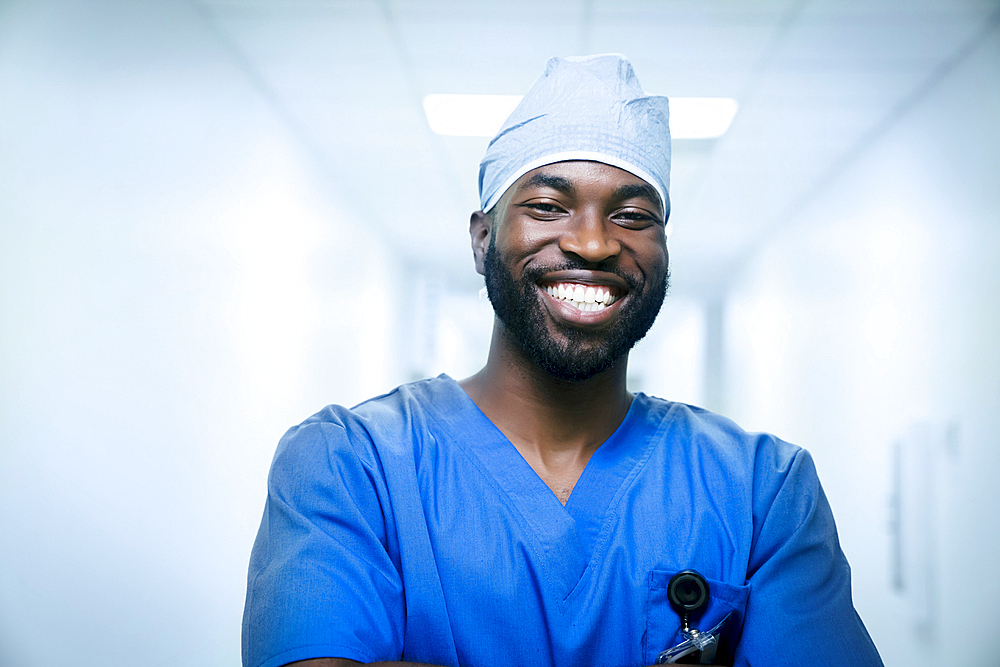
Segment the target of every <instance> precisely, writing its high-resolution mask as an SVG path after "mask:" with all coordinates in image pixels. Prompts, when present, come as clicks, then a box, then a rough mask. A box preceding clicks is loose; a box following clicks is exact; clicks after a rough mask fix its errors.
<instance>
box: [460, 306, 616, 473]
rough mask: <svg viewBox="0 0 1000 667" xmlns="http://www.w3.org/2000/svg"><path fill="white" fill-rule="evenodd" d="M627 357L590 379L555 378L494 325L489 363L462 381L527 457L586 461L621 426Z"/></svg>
mask: <svg viewBox="0 0 1000 667" xmlns="http://www.w3.org/2000/svg"><path fill="white" fill-rule="evenodd" d="M627 368H628V355H623V356H622V357H621V359H619V360H618V361H616V362H615V364H614V365H613V366H612V367H611V368H609V369H607V370H605V371H603V372H602V373H598V374H597V375H594V376H592V377H590V378H587V379H585V380H579V381H568V380H562V379H559V378H556V377H553V376H552V375H550V374H549V373H548V372H546V371H545V370H543V369H542V368H539V367H538V366H537V365H536V364H534V363H533V362H532V361H530V360H529V359H527V358H526V357H525V356H524V354H523V353H522V352H521V350H520V348H518V347H517V346H516V345H514V344H513V343H512V342H511V341H509V340H508V339H507V337H506V335H505V331H504V329H503V325H502V324H500V323H497V324H495V326H494V330H493V341H492V343H491V345H490V355H489V359H488V361H487V363H486V366H485V367H484V368H483V370H481V371H480V372H479V373H477V374H476V375H473V376H472V377H470V378H467V379H466V380H463V381H462V382H461V383H460V384H461V386H462V388H463V389H465V391H466V393H468V394H469V397H470V398H472V400H473V401H474V402H475V403H476V405H478V406H479V409H480V410H482V411H483V413H484V414H485V415H486V416H487V417H489V419H490V420H491V421H492V422H493V423H494V424H495V425H496V426H497V428H499V429H500V431H501V432H503V434H504V435H506V436H507V438H508V439H509V440H510V441H511V442H512V443H514V445H515V447H517V448H518V450H520V451H521V453H522V454H523V455H525V458H529V454H530V455H531V456H532V457H534V458H537V459H540V460H543V461H545V460H549V461H555V460H557V459H563V460H568V459H574V460H577V461H580V460H582V461H584V462H585V461H586V460H587V459H589V457H590V454H592V453H593V452H594V451H595V450H596V449H597V448H598V447H599V446H600V445H601V444H602V443H603V442H604V441H605V440H607V439H608V438H609V437H610V436H611V434H612V433H614V431H615V429H617V428H618V426H619V425H620V424H621V422H622V420H623V419H624V418H625V414H626V413H627V412H628V408H629V405H630V404H631V402H632V395H631V394H629V393H628V389H627V387H626V381H625V376H626V370H627Z"/></svg>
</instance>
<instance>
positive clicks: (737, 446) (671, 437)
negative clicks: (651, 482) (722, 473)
mask: <svg viewBox="0 0 1000 667" xmlns="http://www.w3.org/2000/svg"><path fill="white" fill-rule="evenodd" d="M636 400H637V401H640V405H639V407H640V409H641V410H643V411H644V412H645V417H644V418H645V419H646V421H647V422H649V423H651V424H653V423H656V424H658V425H659V431H660V433H661V438H662V440H663V441H664V442H666V443H669V444H671V445H673V449H674V451H677V452H683V453H687V454H688V455H698V456H701V457H704V456H710V457H713V458H715V459H718V460H720V461H723V462H726V463H728V464H729V465H732V466H736V467H738V468H741V469H743V470H745V471H746V472H748V473H752V474H753V475H754V476H758V475H765V476H775V475H777V476H781V475H784V474H786V473H787V472H788V471H789V470H790V469H791V467H793V466H795V465H796V464H797V463H805V462H807V463H808V465H809V466H811V465H812V459H811V457H810V456H809V452H808V451H806V450H805V449H804V448H802V447H800V446H798V445H794V444H792V443H790V442H787V441H785V440H782V439H781V438H779V437H777V436H775V435H772V434H770V433H762V432H751V431H746V430H744V429H743V428H742V427H741V426H739V424H737V423H736V422H734V421H733V420H732V419H729V418H728V417H724V416H723V415H720V414H717V413H715V412H711V411H710V410H706V409H704V408H700V407H697V406H694V405H688V404H686V403H677V402H674V401H667V400H664V399H661V398H656V397H653V396H646V395H645V394H638V395H637V396H636Z"/></svg>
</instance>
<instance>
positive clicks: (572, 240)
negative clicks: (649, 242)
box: [559, 212, 622, 264]
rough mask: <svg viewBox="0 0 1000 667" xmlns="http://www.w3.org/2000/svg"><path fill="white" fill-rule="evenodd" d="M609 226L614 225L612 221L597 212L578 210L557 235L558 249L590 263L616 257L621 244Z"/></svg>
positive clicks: (619, 251)
mask: <svg viewBox="0 0 1000 667" xmlns="http://www.w3.org/2000/svg"><path fill="white" fill-rule="evenodd" d="M609 227H615V225H614V223H612V222H610V221H606V220H605V219H604V217H603V216H601V215H600V214H599V213H596V212H579V213H578V214H577V215H573V216H571V217H570V219H569V220H568V221H567V227H566V229H565V230H564V231H563V233H562V235H561V236H560V237H559V249H560V250H562V251H563V252H564V253H567V254H572V255H577V256H578V257H580V258H581V259H583V260H584V261H586V262H589V263H591V264H597V263H600V262H603V261H605V260H607V259H610V258H612V257H617V256H618V255H619V254H620V253H621V251H622V246H621V243H619V242H618V240H617V239H616V238H614V235H613V229H610V228H609Z"/></svg>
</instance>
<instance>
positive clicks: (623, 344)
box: [482, 161, 669, 380]
mask: <svg viewBox="0 0 1000 667" xmlns="http://www.w3.org/2000/svg"><path fill="white" fill-rule="evenodd" d="M491 217H493V220H492V223H493V224H492V227H491V229H490V230H489V232H488V245H487V246H486V250H485V254H484V256H483V258H482V271H483V274H484V276H485V278H486V288H487V290H488V292H489V296H490V301H491V303H492V304H493V309H494V311H495V313H496V315H497V318H498V319H499V320H500V322H501V323H502V324H503V326H504V327H505V329H506V333H507V337H508V338H509V339H510V340H511V341H512V342H513V343H514V344H515V345H516V346H517V347H518V348H519V349H520V350H521V351H522V352H523V353H524V355H525V356H527V357H528V359H530V360H531V361H532V362H534V363H535V364H536V365H538V366H539V367H541V368H542V369H544V370H545V371H547V372H548V373H549V374H551V375H553V376H554V377H557V378H560V379H563V380H581V379H585V378H588V377H591V376H593V375H595V374H597V373H600V372H602V371H604V370H607V369H608V368H610V367H611V366H612V365H613V364H614V363H615V362H616V361H618V360H619V359H621V358H622V357H623V356H624V355H625V354H626V353H627V352H628V351H629V350H630V349H631V348H632V346H633V345H635V343H636V342H637V341H638V340H639V339H641V338H642V337H643V336H644V335H646V332H647V331H648V330H649V328H650V327H651V326H652V325H653V321H654V320H655V319H656V315H657V313H658V312H659V310H660V306H661V305H662V304H663V299H664V296H665V295H666V290H667V283H668V279H669V271H668V264H669V261H668V255H667V247H666V237H665V234H664V222H665V215H664V212H663V210H662V207H661V205H660V201H659V197H658V196H657V194H656V191H655V190H654V189H653V188H652V187H651V186H650V185H649V184H648V183H646V182H645V181H643V180H642V179H640V178H638V177H636V176H634V175H632V174H630V173H629V172H626V171H624V170H621V169H618V168H616V167H612V166H609V165H606V164H603V163H600V162H585V161H573V162H559V163H555V164H551V165H547V166H544V167H539V168H538V169H535V170H533V171H530V172H528V173H527V174H525V175H524V176H522V177H521V178H520V179H518V181H517V182H516V183H515V184H514V185H513V186H511V188H510V189H509V190H508V191H507V192H506V193H505V194H504V196H503V197H502V198H501V200H500V202H499V203H498V204H497V206H496V207H495V208H494V210H493V212H492V213H491ZM489 223H490V220H489V218H487V219H486V220H485V222H484V224H489ZM483 240H485V238H484V239H483Z"/></svg>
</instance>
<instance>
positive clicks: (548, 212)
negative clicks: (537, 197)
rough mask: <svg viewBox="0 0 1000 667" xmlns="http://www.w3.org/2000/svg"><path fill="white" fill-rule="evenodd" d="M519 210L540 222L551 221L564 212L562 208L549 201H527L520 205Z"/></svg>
mask: <svg viewBox="0 0 1000 667" xmlns="http://www.w3.org/2000/svg"><path fill="white" fill-rule="evenodd" d="M521 208H523V209H525V210H526V211H527V213H528V215H530V216H532V217H534V218H539V219H541V220H551V219H552V218H555V217H557V216H559V215H562V214H564V213H565V212H566V210H565V209H564V208H563V207H562V206H559V205H558V204H554V203H552V202H549V201H529V202H525V203H523V204H521Z"/></svg>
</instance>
